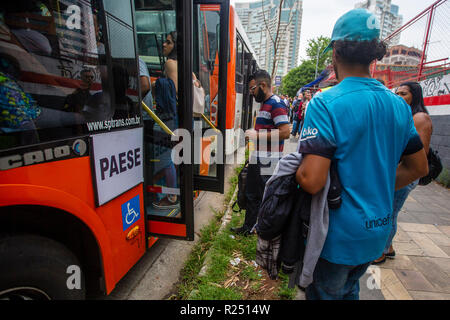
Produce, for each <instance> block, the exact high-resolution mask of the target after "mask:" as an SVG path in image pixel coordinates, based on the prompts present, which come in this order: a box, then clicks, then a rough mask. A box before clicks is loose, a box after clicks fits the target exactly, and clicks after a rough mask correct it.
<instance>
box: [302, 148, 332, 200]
mask: <svg viewBox="0 0 450 320" xmlns="http://www.w3.org/2000/svg"><path fill="white" fill-rule="evenodd" d="M330 166H331V160H330V159H328V158H324V157H321V156H317V155H314V154H307V155H305V156H304V157H303V160H302V164H301V165H300V167H299V168H298V170H297V174H296V180H297V182H298V184H299V185H300V187H302V189H303V190H305V191H306V192H308V193H309V194H312V195H314V194H316V193H318V192H319V191H320V190H322V189H323V187H325V184H326V183H327V178H328V172H329V170H330Z"/></svg>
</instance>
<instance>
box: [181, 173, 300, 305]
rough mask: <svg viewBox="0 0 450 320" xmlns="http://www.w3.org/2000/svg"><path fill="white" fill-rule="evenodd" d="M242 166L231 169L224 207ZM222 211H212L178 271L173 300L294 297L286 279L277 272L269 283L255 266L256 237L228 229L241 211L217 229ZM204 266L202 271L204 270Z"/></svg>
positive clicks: (241, 217)
mask: <svg viewBox="0 0 450 320" xmlns="http://www.w3.org/2000/svg"><path fill="white" fill-rule="evenodd" d="M242 167H243V165H242V166H240V167H238V168H236V169H235V174H234V175H233V176H232V177H231V178H230V184H231V187H230V189H229V191H228V193H227V194H226V196H225V203H226V204H227V205H228V204H230V203H231V202H232V201H234V198H233V194H234V192H235V190H236V187H237V182H238V175H239V172H240V171H241V169H242ZM225 213H226V209H224V210H223V211H222V212H215V215H214V219H212V221H211V222H210V223H209V224H208V225H207V226H205V227H204V228H203V229H202V230H201V231H200V237H199V242H198V243H197V244H196V245H195V246H194V248H193V250H192V252H191V254H190V256H189V258H188V260H187V261H186V263H185V266H184V268H183V270H182V271H181V281H180V283H179V285H178V290H177V291H178V294H177V295H176V297H175V298H176V299H181V300H190V299H192V300H247V299H248V300H251V299H258V300H263V299H272V300H280V299H288V300H292V299H294V297H295V294H296V289H289V288H288V281H289V279H288V276H286V275H284V274H282V273H281V271H280V276H279V280H270V279H269V278H268V275H267V273H266V272H265V271H264V270H262V269H261V268H260V267H258V266H257V265H256V264H255V262H254V260H255V255H256V243H257V237H256V235H252V236H249V237H243V236H237V235H234V234H233V233H232V232H231V231H230V227H236V226H240V225H242V223H243V221H244V218H245V212H244V211H241V212H232V214H231V221H230V223H229V224H228V225H227V226H226V227H225V228H222V229H220V227H221V221H222V219H223V218H224V215H225ZM205 267H206V268H205Z"/></svg>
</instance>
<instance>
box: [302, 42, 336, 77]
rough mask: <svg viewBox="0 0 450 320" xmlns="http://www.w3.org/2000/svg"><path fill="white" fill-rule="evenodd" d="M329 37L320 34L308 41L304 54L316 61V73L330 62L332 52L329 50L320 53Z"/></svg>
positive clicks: (326, 44)
mask: <svg viewBox="0 0 450 320" xmlns="http://www.w3.org/2000/svg"><path fill="white" fill-rule="evenodd" d="M330 41H331V39H330V38H328V37H324V36H320V37H317V38H315V39H311V40H309V41H308V47H307V48H306V55H307V56H308V57H309V59H311V60H312V61H314V63H315V64H316V63H317V58H318V64H317V74H320V72H322V70H323V69H325V68H326V67H327V66H328V65H329V64H331V62H332V52H331V51H329V52H327V53H326V54H322V53H323V51H324V50H325V48H326V47H327V46H328V44H329V43H330ZM318 55H319V56H318Z"/></svg>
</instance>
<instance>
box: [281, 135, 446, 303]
mask: <svg viewBox="0 0 450 320" xmlns="http://www.w3.org/2000/svg"><path fill="white" fill-rule="evenodd" d="M297 144H298V138H296V139H294V138H292V136H291V139H290V140H289V141H286V142H285V154H287V153H290V152H293V151H295V150H296V148H297ZM397 221H398V231H397V234H396V236H395V238H394V243H393V247H394V249H395V251H396V257H395V259H387V261H386V262H385V263H384V264H381V265H378V266H371V267H370V268H369V270H368V272H367V273H366V274H365V275H364V276H363V277H362V278H361V280H360V288H361V293H360V299H361V300H450V189H447V188H444V187H442V186H441V185H439V184H437V183H436V182H432V183H431V184H429V185H428V186H418V187H417V188H416V189H415V190H413V192H411V194H410V195H409V197H408V199H407V200H406V202H405V205H404V206H403V208H402V210H401V212H400V213H399V217H398V220H397ZM296 299H297V300H304V293H303V292H302V291H299V292H298V295H297V298H296Z"/></svg>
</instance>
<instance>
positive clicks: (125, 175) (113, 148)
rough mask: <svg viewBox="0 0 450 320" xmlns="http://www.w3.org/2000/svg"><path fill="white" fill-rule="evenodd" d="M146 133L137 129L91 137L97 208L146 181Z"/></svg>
mask: <svg viewBox="0 0 450 320" xmlns="http://www.w3.org/2000/svg"><path fill="white" fill-rule="evenodd" d="M142 130H143V129H142V128H136V129H132V130H124V131H118V132H108V133H104V134H97V135H94V136H92V137H91V139H92V141H91V142H92V158H91V159H92V160H91V161H92V162H93V167H94V170H95V183H96V189H97V190H96V192H97V197H96V199H97V206H102V205H104V204H105V203H107V202H108V201H110V200H112V199H114V198H116V197H117V196H119V195H121V194H122V193H124V192H126V191H128V190H130V189H131V188H133V187H135V186H137V185H138V184H140V183H142V182H143V180H144V173H143V172H144V171H143V163H144V151H143V150H142V148H143V131H142Z"/></svg>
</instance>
